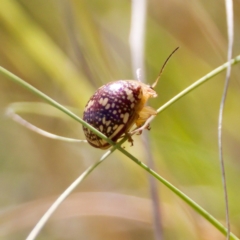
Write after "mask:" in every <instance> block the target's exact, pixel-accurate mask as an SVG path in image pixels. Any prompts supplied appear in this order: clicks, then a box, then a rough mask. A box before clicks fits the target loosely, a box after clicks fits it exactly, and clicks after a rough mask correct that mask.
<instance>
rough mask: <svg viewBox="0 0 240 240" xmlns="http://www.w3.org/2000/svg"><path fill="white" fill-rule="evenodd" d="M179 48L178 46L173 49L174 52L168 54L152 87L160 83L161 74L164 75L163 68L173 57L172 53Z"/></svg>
mask: <svg viewBox="0 0 240 240" xmlns="http://www.w3.org/2000/svg"><path fill="white" fill-rule="evenodd" d="M178 49H179V47H177V48H176V49H174V50H173V52H172V53H171V54H170V55H169V56H168V58H167V59H166V61H165V62H164V64H163V66H162V68H161V70H160V72H159V74H158V76H157V79H156V80H155V82H154V83H153V84H152V86H151V88H155V87H156V85H157V83H158V80H159V79H160V77H161V75H162V72H163V69H164V68H165V66H166V64H167V62H168V60H169V59H170V58H171V57H172V55H173V54H174V53H175V52H176V51H177V50H178Z"/></svg>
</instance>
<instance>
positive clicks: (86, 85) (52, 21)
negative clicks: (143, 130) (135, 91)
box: [0, 0, 240, 240]
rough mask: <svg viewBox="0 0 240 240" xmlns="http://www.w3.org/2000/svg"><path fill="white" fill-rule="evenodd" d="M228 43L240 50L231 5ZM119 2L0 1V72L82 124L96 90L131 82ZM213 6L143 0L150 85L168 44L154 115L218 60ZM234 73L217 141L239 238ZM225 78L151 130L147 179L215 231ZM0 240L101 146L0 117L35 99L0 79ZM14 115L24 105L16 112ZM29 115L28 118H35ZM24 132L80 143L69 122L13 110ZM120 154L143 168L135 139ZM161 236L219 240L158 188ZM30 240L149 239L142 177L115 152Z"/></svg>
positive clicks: (221, 15)
mask: <svg viewBox="0 0 240 240" xmlns="http://www.w3.org/2000/svg"><path fill="white" fill-rule="evenodd" d="M234 11H235V12H234V14H235V45H234V49H233V56H236V55H237V54H239V53H240V44H239V42H240V2H239V1H235V2H234ZM130 20H131V2H130V1H126V0H124V1H117V0H114V1H111V0H105V1H97V0H92V1H84V0H72V1H64V0H62V1H57V0H49V1H42V0H34V1H29V0H17V1H14V0H3V1H1V2H0V65H1V66H3V67H4V68H6V69H8V70H9V71H11V72H12V73H14V74H16V75H17V76H19V77H21V78H23V79H24V80H26V81H27V82H28V83H30V84H32V85H33V86H35V87H37V88H38V89H39V90H41V91H43V92H44V93H46V94H48V95H49V96H50V97H52V98H54V99H55V100H57V101H58V102H59V103H61V104H63V105H67V106H71V107H73V108H74V109H75V112H76V113H77V114H79V116H82V111H83V108H84V106H85V104H86V102H87V101H88V99H89V97H90V96H91V95H92V94H93V93H94V91H95V90H96V89H97V88H98V87H100V86H101V85H103V84H105V83H107V82H109V81H113V80H117V79H132V78H133V76H132V69H131V58H130V49H129V29H130ZM226 36H227V34H226V21H225V5H224V1H218V0H213V1H204V0H195V1H177V0H170V1H157V0H149V1H148V10H147V24H146V36H145V38H146V45H145V47H146V49H145V64H146V78H147V81H148V82H149V83H152V82H153V81H154V80H155V79H156V76H157V74H158V72H159V69H160V67H161V66H162V64H163V62H164V61H165V59H166V58H167V56H168V55H169V54H170V52H172V50H173V49H174V48H176V47H177V46H180V50H179V51H178V52H177V53H176V54H175V55H174V56H173V57H172V59H171V60H170V62H169V63H168V65H167V67H166V69H165V70H164V73H163V75H162V77H161V80H160V82H159V84H158V86H157V88H156V91H157V92H158V97H157V98H156V99H152V100H150V101H149V105H151V106H152V107H154V108H158V107H160V106H161V105H162V104H163V103H165V102H166V101H167V100H169V99H170V98H171V97H173V96H174V95H175V94H177V93H178V92H180V91H181V90H183V89H184V88H185V87H187V86H188V85H190V84H191V83H193V82H194V81H196V80H197V79H198V78H200V77H202V76H204V75H205V74H207V73H208V72H209V71H211V70H213V69H214V68H216V67H217V66H219V65H221V64H223V63H224V62H225V61H226V58H227V57H226V56H227V53H226V52H227V37H226ZM239 75H240V67H239V65H236V66H234V67H233V69H232V77H231V83H230V88H229V91H228V97H227V102H226V108H225V111H224V126H223V144H224V156H225V165H226V176H227V186H228V193H229V204H230V219H231V225H232V231H233V232H234V233H235V234H236V235H238V236H240V204H239V202H240V198H239V191H240V187H239V181H240V177H239V176H240V161H239V159H240V124H239V119H240V108H239V101H240V94H239V93H240V84H239ZM224 79H225V73H222V74H220V75H218V76H216V77H214V79H211V80H210V81H209V82H207V83H206V84H204V85H202V86H201V87H199V88H198V89H196V90H194V91H193V92H192V93H190V94H188V95H187V96H185V97H184V98H183V99H181V100H180V101H178V102H177V103H175V104H174V105H173V106H171V107H169V108H168V109H167V110H165V111H164V112H162V113H161V114H159V115H158V116H157V118H155V120H154V121H153V122H152V124H151V127H152V128H151V131H150V132H149V135H150V145H151V151H152V153H153V155H154V160H155V164H156V171H157V172H158V173H159V174H160V175H162V176H163V177H165V178H166V179H168V180H169V181H170V182H171V183H173V184H174V185H175V186H177V187H178V188H180V189H181V190H182V191H183V192H185V193H186V194H187V195H188V196H189V197H191V198H192V199H193V200H195V201H196V202H197V203H199V204H200V205H201V206H202V207H204V208H205V209H206V210H207V211H209V213H211V214H212V215H213V216H215V217H216V218H217V219H218V220H219V221H221V222H222V223H225V207H224V201H223V190H222V182H221V172H220V167H219V160H218V147H217V122H218V112H219V104H220V99H221V95H222V91H223V84H224ZM0 91H1V93H0V190H1V195H0V210H1V213H0V238H1V239H24V238H25V237H26V236H27V234H28V233H29V232H30V230H31V229H32V227H33V226H34V224H35V223H36V222H37V220H38V219H39V218H40V217H41V216H42V214H43V213H44V211H45V210H46V209H47V207H48V206H50V204H51V203H52V202H53V201H54V199H56V197H57V196H58V195H59V194H60V193H62V192H63V190H64V189H66V188H67V186H69V185H70V184H71V182H72V181H73V180H75V179H76V178H77V176H79V175H80V174H81V173H82V172H83V171H84V170H85V169H86V168H87V167H88V166H90V165H91V164H92V163H94V162H95V161H97V160H98V159H99V158H100V157H101V156H102V154H103V153H104V152H103V151H102V150H98V149H94V148H92V147H91V146H90V145H88V144H84V143H80V144H79V143H65V142H60V141H54V140H51V139H47V138H44V137H42V136H40V135H37V134H36V133H33V132H31V131H29V130H27V129H25V128H23V127H22V126H20V125H18V124H17V123H15V122H13V121H11V120H10V119H8V118H7V117H6V116H5V110H6V108H7V106H8V105H9V104H10V103H13V102H25V101H27V102H39V101H41V100H40V99H39V98H38V97H36V96H35V95H33V94H32V93H31V92H28V91H27V90H25V89H23V88H22V87H20V86H18V85H16V84H14V83H12V82H10V81H8V80H7V79H6V78H4V77H3V76H1V75H0ZM25 110H26V112H27V111H28V109H25ZM37 110H38V109H36V110H35V112H37ZM21 116H23V117H24V118H26V119H27V120H28V121H30V122H31V123H33V124H34V125H36V126H38V127H40V128H42V129H44V130H47V131H49V132H51V133H55V134H58V135H62V136H66V137H72V138H78V139H84V136H83V132H82V128H81V125H80V124H78V123H76V122H74V121H73V120H71V119H70V118H62V119H61V118H60V119H59V118H56V117H48V116H46V115H45V116H42V115H39V114H36V113H35V114H29V113H23V114H22V115H21ZM124 145H125V147H126V149H127V150H128V151H130V152H131V153H132V154H133V155H135V156H136V157H138V158H139V160H141V161H143V162H144V161H145V159H144V157H143V152H142V150H141V149H142V142H141V138H140V137H139V136H135V137H134V146H133V147H130V146H129V144H128V143H125V144H124ZM157 186H158V190H159V197H160V205H161V209H160V210H161V218H162V224H163V234H164V239H194V240H206V239H218V240H219V239H225V237H224V236H222V235H221V234H220V233H219V232H218V230H216V229H215V228H214V227H212V226H211V225H210V224H209V223H208V222H206V220H205V219H203V218H202V217H200V216H198V214H196V213H195V212H194V211H193V210H192V209H191V208H190V207H189V206H187V205H186V204H185V203H184V202H183V201H182V200H180V199H179V198H178V197H176V196H175V195H174V194H173V193H172V192H170V191H169V190H168V189H167V188H166V187H164V186H163V185H162V184H160V183H158V184H157ZM38 239H153V223H152V212H151V204H150V195H149V183H148V176H147V174H146V173H145V172H144V171H143V170H142V169H140V168H139V167H138V166H137V165H136V164H133V162H132V161H130V160H129V159H128V158H127V157H125V156H123V155H122V154H121V153H118V152H115V153H114V154H112V155H111V156H110V157H109V158H108V159H107V160H106V161H105V162H104V163H103V164H102V165H100V166H99V167H98V168H97V169H96V170H95V171H94V172H93V173H92V174H91V175H90V176H89V177H88V178H87V179H86V180H85V181H84V182H83V183H82V184H81V185H80V186H79V187H78V189H77V190H76V191H75V192H74V193H73V194H72V195H71V196H70V197H69V198H68V199H67V200H66V202H65V203H64V204H63V205H62V206H61V207H60V209H59V210H58V211H57V212H56V214H55V215H54V216H53V217H52V218H51V220H50V221H49V222H48V223H47V225H46V227H44V229H43V231H42V232H41V234H40V236H39V238H38Z"/></svg>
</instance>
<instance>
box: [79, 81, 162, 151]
mask: <svg viewBox="0 0 240 240" xmlns="http://www.w3.org/2000/svg"><path fill="white" fill-rule="evenodd" d="M152 97H157V93H156V92H155V91H154V90H153V89H152V88H151V87H150V86H148V85H147V84H145V83H142V82H139V81H137V80H118V81H115V82H110V83H107V84H105V85H103V86H102V87H100V88H99V89H98V90H97V91H96V92H95V93H94V95H93V96H92V97H91V98H90V100H89V101H88V103H87V105H86V107H85V109H84V113H83V120H84V121H86V122H87V123H89V124H90V125H91V126H93V127H94V128H96V129H98V130H99V131H100V132H101V133H103V134H104V135H106V136H107V137H108V138H109V139H111V140H112V141H113V142H117V140H118V139H119V138H120V137H122V136H123V135H124V134H127V133H128V132H129V130H130V129H131V128H132V126H133V125H134V124H136V126H137V127H140V126H142V125H143V124H144V123H145V121H146V120H147V119H148V118H149V117H150V116H152V115H156V114H157V112H156V110H154V109H153V108H151V107H149V106H145V104H146V102H147V100H148V99H149V98H152ZM83 131H84V134H85V136H86V139H87V141H88V143H89V144H90V145H92V146H93V147H96V148H100V149H107V148H109V147H110V146H111V145H110V144H109V143H108V142H106V141H105V140H104V139H102V138H100V137H98V136H97V135H96V134H94V133H93V132H92V131H91V130H90V129H88V128H86V127H84V126H83Z"/></svg>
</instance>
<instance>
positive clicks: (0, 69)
mask: <svg viewBox="0 0 240 240" xmlns="http://www.w3.org/2000/svg"><path fill="white" fill-rule="evenodd" d="M237 62H240V55H239V56H237V57H236V58H234V59H232V60H231V62H230V63H231V64H232V65H234V64H236V63H237ZM228 64H229V63H225V64H223V65H222V66H220V67H218V68H216V69H215V70H213V71H212V72H210V73H209V74H207V75H206V76H205V77H203V78H201V79H199V80H198V81H196V82H195V83H194V84H192V85H191V86H189V87H188V88H186V89H185V90H184V91H182V92H180V93H179V94H178V95H176V96H175V97H174V98H172V99H171V100H170V101H168V102H167V103H166V104H164V105H163V106H162V107H160V108H159V109H158V113H159V112H161V111H163V110H165V109H166V108H167V107H168V106H170V105H171V104H173V103H174V102H176V101H177V100H178V99H180V98H181V97H183V96H184V95H186V94H187V93H189V92H191V91H192V90H193V89H195V88H197V87H198V86H200V85H201V84H203V83H204V82H206V81H207V80H209V79H210V78H212V77H213V76H215V75H217V74H218V73H220V72H222V71H223V70H225V69H226V68H227V66H228ZM0 73H2V74H3V75H4V76H5V77H7V78H8V79H10V80H12V81H14V82H16V83H18V84H20V85H22V86H23V87H25V88H26V89H28V90H30V91H32V92H33V93H34V94H36V95H37V96H39V97H41V98H42V99H43V100H45V101H46V102H48V103H49V104H51V105H52V106H54V107H56V108H58V109H59V110H61V111H62V112H64V113H66V114H67V115H68V116H70V117H71V118H73V119H75V120H76V121H78V122H80V123H81V124H83V125H84V126H86V127H88V128H89V129H90V130H91V131H93V132H94V133H95V134H96V135H98V136H99V137H102V138H103V139H104V140H106V141H107V142H109V143H110V144H112V145H114V146H113V147H112V148H111V149H110V150H109V151H108V152H107V153H105V154H104V155H103V157H105V156H108V155H109V154H111V153H112V152H113V151H114V150H115V149H118V150H119V151H121V152H122V153H123V154H125V155H126V156H127V157H129V158H130V159H131V160H133V161H134V162H135V163H137V164H138V165H139V166H140V167H142V168H143V169H144V170H146V171H147V172H148V173H150V174H151V175H152V176H154V177H155V178H156V179H158V180H159V181H160V182H162V183H163V184H164V185H165V186H166V187H168V188H169V189H170V190H171V191H173V192H174V193H175V194H177V195H178V196H179V197H180V198H181V199H182V200H183V201H185V202H186V203H187V204H188V205H189V206H191V207H192V208H193V209H194V210H196V212H198V213H199V214H200V215H201V216H202V217H204V218H205V219H206V220H207V221H209V222H210V223H211V224H212V225H213V226H214V227H215V228H216V229H218V230H219V231H220V232H221V233H223V234H225V235H226V234H227V229H226V228H225V227H224V226H223V225H222V224H221V223H220V222H218V221H217V219H215V218H214V217H213V216H212V215H210V214H209V213H208V212H207V211H206V210H204V209H203V208H202V207H200V206H199V205H198V204H197V203H195V202H194V201H193V200H192V199H190V198H189V197H188V196H187V195H185V194H184V193H183V192H181V191H180V190H179V189H177V188H176V187H174V186H173V185H172V184H171V183H169V182H168V181H167V180H165V179H164V178H163V177H161V176H160V175H158V174H157V173H156V172H154V171H153V170H151V169H150V168H149V167H148V166H146V165H145V164H144V163H142V162H140V161H139V160H138V159H137V158H135V157H134V156H133V155H131V154H130V153H129V152H127V151H126V150H124V149H123V148H121V147H120V145H121V144H122V143H123V142H125V141H126V140H127V137H125V138H124V139H122V140H121V141H120V142H119V143H118V144H115V143H113V142H112V141H111V140H110V139H108V138H107V137H106V136H105V135H103V134H102V133H100V132H99V131H97V130H96V129H94V128H93V127H92V126H90V125H89V124H87V123H86V122H84V121H83V120H82V119H81V118H79V117H78V116H77V115H75V114H74V113H72V112H71V111H69V110H68V109H67V108H65V107H63V106H62V105H61V104H59V103H57V102H56V101H54V100H53V99H51V98H50V97H48V96H47V95H45V94H44V93H42V92H41V91H39V90H38V89H36V88H34V87H33V86H31V85H30V84H28V83H26V82H25V81H24V80H22V79H21V78H19V77H17V76H15V75H14V74H12V73H11V72H9V71H7V70H6V69H4V68H3V67H0ZM103 157H102V158H101V159H103ZM101 162H102V161H100V160H99V162H97V163H95V164H94V165H93V166H92V167H90V169H89V168H88V169H87V170H86V171H85V172H84V173H83V174H82V175H81V176H80V177H79V178H78V179H79V180H80V182H81V181H82V180H83V179H84V178H85V177H86V176H87V175H88V174H89V173H90V172H91V171H93V169H94V168H95V167H96V166H98V165H99V164H100V163H101ZM79 180H78V181H77V180H76V181H75V182H77V183H79ZM75 182H74V183H75ZM76 185H77V184H75V187H76ZM72 190H73V189H72ZM72 190H71V191H72ZM66 191H67V190H66ZM71 191H70V192H71ZM67 196H68V195H67ZM64 199H65V198H64ZM33 239H34V238H33ZM230 239H232V240H239V238H237V237H236V236H235V235H234V234H232V233H231V234H230ZM28 240H29V239H28Z"/></svg>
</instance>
